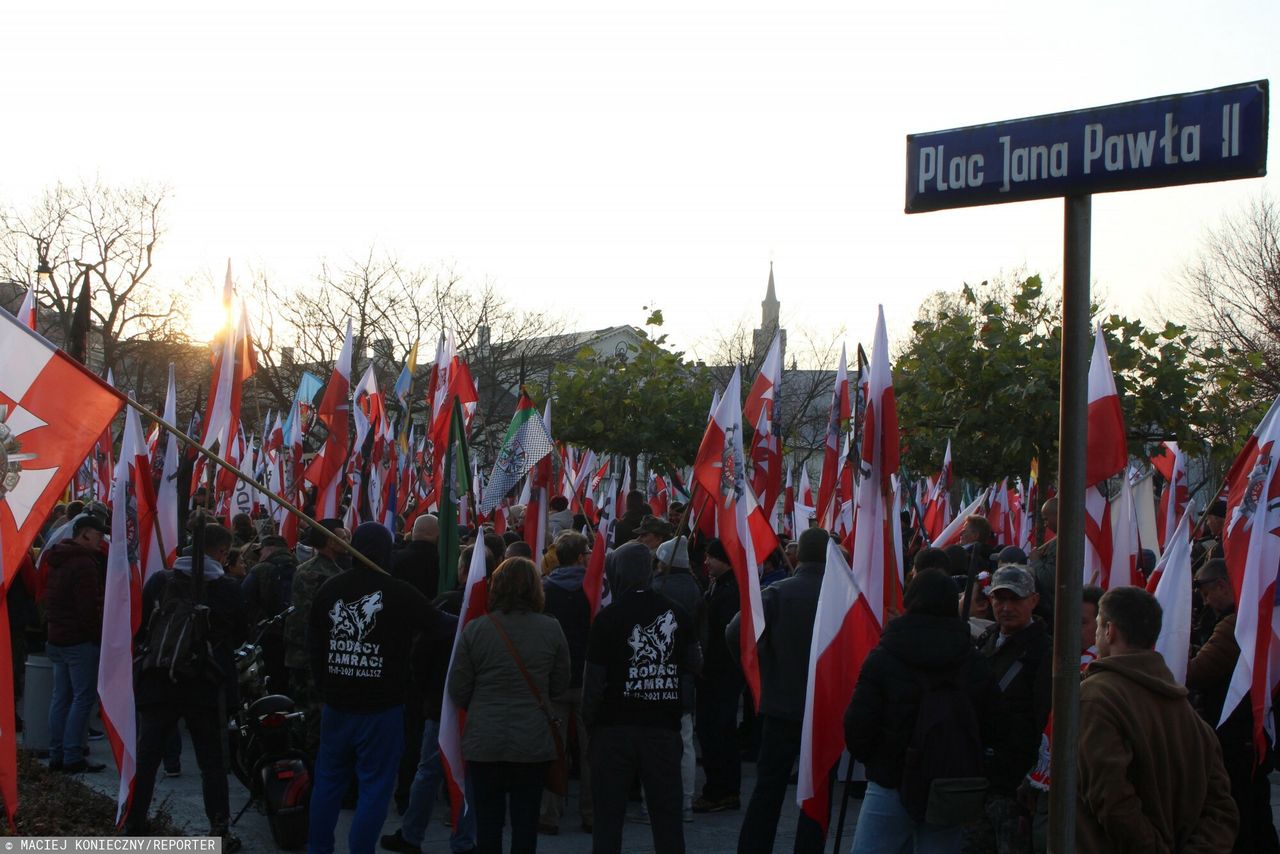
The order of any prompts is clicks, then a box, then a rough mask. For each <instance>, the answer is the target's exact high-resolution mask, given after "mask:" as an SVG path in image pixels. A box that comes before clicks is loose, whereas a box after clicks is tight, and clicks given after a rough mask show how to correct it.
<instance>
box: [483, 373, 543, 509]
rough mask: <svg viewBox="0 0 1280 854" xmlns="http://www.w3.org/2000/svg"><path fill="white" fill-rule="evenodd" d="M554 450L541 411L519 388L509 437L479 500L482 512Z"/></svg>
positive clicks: (493, 505) (504, 440)
mask: <svg viewBox="0 0 1280 854" xmlns="http://www.w3.org/2000/svg"><path fill="white" fill-rule="evenodd" d="M549 453H551V437H550V436H549V435H547V428H546V426H545V425H544V424H543V423H542V418H541V416H539V415H538V410H536V409H534V407H533V401H532V400H530V399H529V395H528V394H526V393H525V390H524V389H520V400H519V402H518V403H517V404H516V413H515V415H513V416H512V417H511V426H510V427H508V428H507V435H506V438H505V439H503V440H502V450H500V451H499V452H498V459H497V461H496V462H495V463H494V464H493V472H492V473H490V475H489V482H488V483H486V484H485V487H484V497H483V498H482V499H481V500H480V512H481V513H488V512H489V511H490V510H492V509H493V508H494V507H496V506H497V504H498V502H499V501H501V500H502V496H504V495H506V494H507V493H508V492H510V491H511V490H512V489H513V488H514V487H515V485H516V484H517V483H519V482H520V478H522V477H524V476H525V475H527V474H528V473H529V472H530V471H531V470H532V469H533V467H534V466H535V465H537V464H538V461H539V460H541V459H542V458H543V457H545V456H546V455H547V454H549Z"/></svg>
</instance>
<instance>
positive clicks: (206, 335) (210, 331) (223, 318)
mask: <svg viewBox="0 0 1280 854" xmlns="http://www.w3.org/2000/svg"><path fill="white" fill-rule="evenodd" d="M227 318H228V313H227V310H226V308H225V307H224V306H223V305H222V289H221V288H219V289H218V290H217V291H216V292H215V291H210V292H209V293H207V294H204V295H203V296H202V297H201V298H200V299H199V301H198V302H197V303H196V304H195V306H194V307H193V309H192V312H191V326H190V329H189V330H188V333H189V334H190V335H191V340H192V341H194V342H195V343H197V344H208V343H209V342H210V341H213V340H214V339H215V338H217V337H218V335H219V334H220V333H221V332H222V330H223V329H225V328H226V327H227Z"/></svg>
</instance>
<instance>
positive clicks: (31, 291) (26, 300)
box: [17, 285, 36, 332]
mask: <svg viewBox="0 0 1280 854" xmlns="http://www.w3.org/2000/svg"><path fill="white" fill-rule="evenodd" d="M17 316H18V322H19V323H21V324H22V325H23V326H25V327H27V328H28V329H30V330H32V331H33V332H34V331H35V328H36V289H35V285H31V286H30V287H28V288H27V295H26V296H25V297H23V298H22V305H21V306H19V307H18V315H17Z"/></svg>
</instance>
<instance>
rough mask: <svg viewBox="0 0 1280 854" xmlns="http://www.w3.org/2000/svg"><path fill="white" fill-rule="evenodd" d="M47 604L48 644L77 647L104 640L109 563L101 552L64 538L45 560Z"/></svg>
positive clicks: (45, 602)
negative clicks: (103, 624) (104, 606)
mask: <svg viewBox="0 0 1280 854" xmlns="http://www.w3.org/2000/svg"><path fill="white" fill-rule="evenodd" d="M45 567H46V570H45V572H46V578H47V580H46V581H45V593H44V605H45V614H46V615H47V618H48V620H49V643H51V644H54V645H55V646H74V645H76V644H81V643H101V642H102V600H103V591H104V586H105V584H106V562H105V561H104V560H103V555H102V552H100V551H98V550H96V549H91V548H88V547H87V546H82V545H80V544H79V543H77V542H73V541H71V540H64V541H63V542H60V543H58V544H57V545H55V546H53V547H52V548H50V549H49V551H48V557H47V558H46V559H45Z"/></svg>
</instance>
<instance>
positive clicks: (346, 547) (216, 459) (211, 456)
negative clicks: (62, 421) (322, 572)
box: [125, 398, 391, 575]
mask: <svg viewBox="0 0 1280 854" xmlns="http://www.w3.org/2000/svg"><path fill="white" fill-rule="evenodd" d="M125 402H126V403H127V404H128V405H129V406H132V407H133V408H134V409H136V410H137V411H138V412H139V413H141V414H142V415H145V416H146V417H147V418H150V419H151V420H152V421H154V422H155V423H157V424H159V425H160V426H161V427H163V428H164V429H165V430H167V431H168V432H169V433H170V435H172V436H175V437H177V439H178V441H180V442H185V443H186V444H187V445H190V446H191V447H192V448H194V449H195V450H196V451H197V452H198V453H200V454H201V455H202V456H204V457H205V459H207V460H209V461H210V462H213V463H217V464H218V465H220V466H222V467H223V468H225V469H226V470H227V471H229V472H231V473H232V474H234V475H235V476H236V477H238V478H240V480H243V481H244V482H245V483H248V484H249V485H250V486H252V487H253V488H254V489H256V490H258V491H259V492H261V493H263V494H264V495H266V496H267V497H268V498H270V499H271V500H272V501H275V502H277V503H279V504H280V505H281V506H282V507H284V509H286V510H288V511H289V512H290V513H292V514H293V515H295V516H297V517H298V518H299V519H300V520H302V521H304V522H306V523H307V524H308V525H310V526H311V527H312V529H313V530H319V531H323V532H324V535H325V536H326V537H328V538H329V539H330V540H331V541H332V542H334V543H337V544H338V546H339V547H341V548H342V549H343V551H345V552H347V553H348V554H350V555H351V556H352V557H353V558H354V559H355V560H358V561H360V563H362V564H364V565H365V566H367V567H368V568H369V569H373V570H377V571H378V572H381V573H382V574H383V575H390V574H391V573H389V572H387V571H386V570H385V569H383V568H382V567H380V566H378V565H377V564H376V563H374V562H373V561H371V560H369V558H367V557H365V556H364V555H362V554H361V553H360V552H358V551H357V550H356V548H355V546H353V545H351V543H349V542H347V541H346V540H344V539H342V538H341V537H339V536H338V535H337V534H335V533H333V531H330V530H329V529H328V528H326V527H324V526H323V525H321V524H320V523H319V522H317V521H316V520H315V519H312V518H311V517H310V516H308V515H307V514H306V513H303V512H302V511H301V510H299V509H298V508H297V507H295V506H294V505H293V504H292V503H291V502H289V501H286V500H285V499H284V498H282V497H280V496H279V495H276V494H275V493H274V492H272V491H271V490H270V489H267V487H265V486H263V485H262V484H261V483H258V482H257V481H256V480H254V479H253V478H252V477H250V476H249V475H247V474H245V473H244V472H242V471H241V470H240V469H238V468H236V467H235V466H233V465H232V464H231V463H229V462H227V461H226V460H224V459H223V458H222V457H220V456H218V455H217V454H215V453H214V452H213V451H211V450H209V449H208V448H206V447H205V446H204V445H201V444H200V443H199V442H197V441H196V440H195V439H192V438H191V437H190V436H188V435H187V434H186V433H183V432H182V431H181V430H179V429H178V428H177V427H175V426H173V425H172V424H170V423H169V422H168V421H165V420H164V419H163V418H161V417H160V416H159V415H156V414H155V413H154V412H152V411H151V410H150V409H147V408H146V407H145V406H143V405H142V404H140V403H138V402H137V401H136V400H134V399H133V398H126V399H125Z"/></svg>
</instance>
